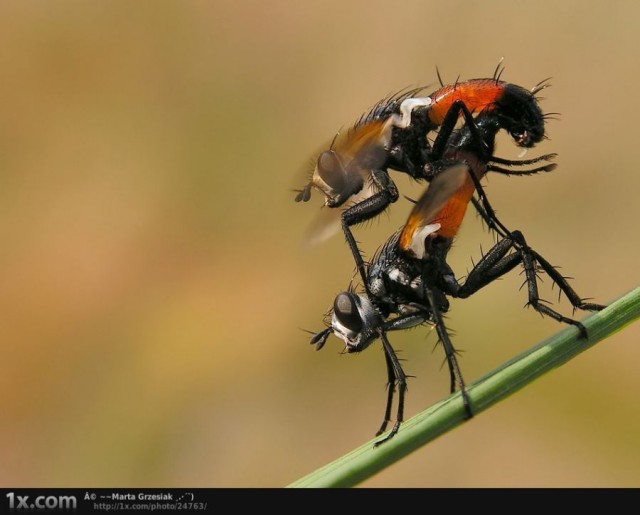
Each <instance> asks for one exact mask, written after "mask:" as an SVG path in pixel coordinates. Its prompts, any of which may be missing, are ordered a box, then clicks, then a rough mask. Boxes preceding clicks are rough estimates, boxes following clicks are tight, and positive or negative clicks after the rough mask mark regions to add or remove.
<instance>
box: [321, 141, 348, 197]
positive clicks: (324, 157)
mask: <svg viewBox="0 0 640 515" xmlns="http://www.w3.org/2000/svg"><path fill="white" fill-rule="evenodd" d="M316 167H317V169H318V175H320V178H321V179H322V180H323V181H324V182H325V183H326V184H328V185H329V187H330V188H331V189H333V190H335V191H341V190H342V189H343V188H344V182H345V171H344V167H343V166H342V163H341V162H340V159H339V158H338V155H337V154H336V153H335V152H334V151H333V150H325V151H324V152H323V153H322V154H320V156H319V157H318V163H317V165H316Z"/></svg>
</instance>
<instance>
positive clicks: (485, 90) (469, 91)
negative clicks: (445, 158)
mask: <svg viewBox="0 0 640 515" xmlns="http://www.w3.org/2000/svg"><path fill="white" fill-rule="evenodd" d="M504 87H505V83H504V82H500V81H496V80H495V79H472V80H469V81H466V82H460V83H458V84H454V85H450V86H444V87H442V88H440V89H439V90H437V91H436V92H434V93H433V94H432V95H430V97H431V99H432V100H433V105H432V107H431V109H430V111H429V118H430V120H431V121H432V122H433V123H435V124H436V125H441V124H442V121H443V120H444V117H445V115H446V114H447V111H449V109H450V108H451V105H452V104H453V103H454V102H455V101H456V100H462V101H463V102H464V103H465V105H466V106H467V108H468V109H469V111H471V112H479V111H483V110H485V109H489V110H490V109H492V106H493V104H494V103H495V102H496V100H498V99H499V98H500V96H501V95H502V93H503V91H504Z"/></svg>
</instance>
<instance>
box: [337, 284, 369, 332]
mask: <svg viewBox="0 0 640 515" xmlns="http://www.w3.org/2000/svg"><path fill="white" fill-rule="evenodd" d="M333 312H334V314H335V316H336V318H337V319H338V321H339V322H340V323H341V324H342V325H343V326H345V327H346V328H347V329H350V330H351V331H354V332H359V331H360V330H361V329H362V317H361V316H360V312H359V311H358V305H357V303H356V296H355V295H354V294H353V293H349V292H342V293H340V294H339V295H338V296H337V297H336V299H335V301H334V302H333Z"/></svg>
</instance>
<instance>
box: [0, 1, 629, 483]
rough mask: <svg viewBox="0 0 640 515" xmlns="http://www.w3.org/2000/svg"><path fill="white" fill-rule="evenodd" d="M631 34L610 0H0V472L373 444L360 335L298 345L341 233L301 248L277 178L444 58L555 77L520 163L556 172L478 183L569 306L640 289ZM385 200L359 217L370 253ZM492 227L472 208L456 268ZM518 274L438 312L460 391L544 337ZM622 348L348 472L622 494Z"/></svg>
mask: <svg viewBox="0 0 640 515" xmlns="http://www.w3.org/2000/svg"><path fill="white" fill-rule="evenodd" d="M639 24H640V4H639V3H638V2H635V1H632V0H627V1H621V2H615V3H610V2H605V1H591V2H578V1H567V2H562V3H557V2H552V1H541V2H535V3H533V4H531V3H529V4H526V6H525V4H522V3H514V2H508V1H485V2H476V3H471V2H457V1H451V2H435V1H433V2H432V1H401V2H395V3H389V2H382V1H364V0H362V1H350V2H343V1H333V0H324V1H322V2H309V3H308V2H304V3H301V2H294V1H292V0H289V1H286V0H274V1H271V2H259V1H237V2H224V1H211V2H205V1H186V2H180V1H162V2H135V3H132V2H125V1H111V2H89V3H87V2H81V1H51V2H46V3H45V2H17V1H4V2H2V4H0V69H1V70H2V79H0V292H1V293H0V327H1V334H2V340H1V343H0V402H1V405H2V408H1V410H0V462H2V467H1V468H0V483H2V484H3V485H5V486H52V487H56V486H58V487H61V486H77V487H79V486H87V487H89V486H93V487H101V486H121V487H126V486H129V487H142V486H147V487H150V486H167V487H168V486H175V487H189V486H191V487H210V486H213V487H280V486H285V485H287V484H289V483H291V482H292V481H294V480H296V479H298V478H300V477H302V476H303V475H306V474H307V473H310V472H311V471H313V470H315V469H316V468H318V467H320V466H322V465H324V464H325V463H327V462H329V461H331V460H333V459H335V458H337V457H339V456H341V455H342V454H344V453H345V452H347V451H349V450H351V449H352V448H354V447H356V446H358V445H360V444H362V443H363V442H365V441H367V440H368V439H370V438H371V437H373V435H374V432H375V430H376V429H377V428H378V426H379V423H380V420H381V416H382V413H383V410H384V402H385V393H384V392H385V380H386V373H385V365H384V359H383V354H382V352H381V347H380V346H379V345H374V346H372V347H371V348H370V349H369V350H367V351H366V352H364V353H362V354H361V355H341V354H340V352H341V350H342V345H341V343H340V342H339V341H338V340H336V339H335V338H331V339H330V340H329V341H328V343H327V345H326V347H325V348H324V349H323V350H322V352H315V351H314V350H313V348H312V347H311V346H310V345H308V343H307V341H308V335H307V334H306V333H305V332H304V331H303V330H305V329H306V330H319V329H321V328H322V327H323V322H322V315H323V313H324V312H325V311H326V310H327V309H328V308H329V307H330V306H331V303H332V300H333V297H334V296H335V294H336V293H338V292H339V291H341V290H343V289H345V288H346V287H347V285H348V284H349V281H350V279H351V277H352V275H353V266H352V261H351V257H350V254H349V251H348V249H347V246H346V245H345V244H344V241H343V238H342V237H341V236H336V237H334V238H333V239H331V240H330V241H328V242H326V243H325V244H323V245H320V246H317V247H314V248H312V249H304V248H303V247H302V246H301V241H302V239H303V237H304V234H305V231H306V229H307V227H308V225H309V224H310V223H311V222H312V220H313V219H314V217H315V216H316V215H317V214H318V212H319V210H320V208H319V204H320V202H319V198H317V197H316V198H315V201H316V202H312V203H310V204H308V205H299V204H295V203H294V202H293V193H292V192H291V190H292V189H293V188H296V187H300V186H301V185H302V184H303V183H304V180H305V172H306V171H308V170H309V168H308V167H307V165H308V164H309V163H310V159H311V158H312V157H313V155H314V153H315V152H316V151H317V150H318V149H319V148H321V145H323V144H324V143H325V142H327V141H328V140H330V139H331V138H332V137H333V135H334V134H335V132H336V131H337V130H339V129H340V128H341V127H347V126H348V125H350V124H351V123H353V122H354V121H355V120H356V119H357V118H358V117H359V116H360V115H361V114H362V113H363V112H365V111H367V110H368V109H369V108H370V107H371V106H372V105H373V104H374V103H375V102H377V101H378V100H380V99H381V98H383V97H384V96H386V95H387V94H389V93H393V92H395V91H397V90H399V89H402V88H404V87H407V86H418V85H431V88H430V89H435V88H436V83H437V77H436V71H435V70H436V66H438V67H439V69H440V73H441V74H442V77H443V80H444V81H445V82H453V81H454V80H455V79H456V78H457V77H458V76H460V78H461V79H469V78H474V77H486V76H491V75H492V73H493V71H494V69H495V67H496V65H497V64H498V62H499V60H500V59H501V58H503V57H504V65H505V67H506V71H505V72H504V74H503V76H502V78H503V79H505V80H507V81H510V82H515V83H517V84H519V85H522V86H525V87H527V88H530V87H532V86H534V85H535V84H537V83H538V82H539V81H541V80H542V79H545V78H547V77H551V78H552V81H551V83H552V87H551V88H548V89H546V90H545V91H544V92H543V94H542V95H541V96H543V97H545V99H544V100H543V101H542V104H541V105H542V107H543V109H544V110H545V111H547V112H559V113H561V114H560V116H559V120H557V121H550V122H549V125H548V134H549V138H550V140H549V141H545V142H543V143H542V144H541V145H540V146H538V147H537V148H536V149H534V150H533V151H530V152H529V154H528V156H527V157H535V156H536V155H539V154H541V153H547V152H557V153H558V154H559V158H558V160H557V162H558V164H559V167H558V169H557V170H556V171H555V172H553V173H552V174H544V175H542V176H535V177H529V178H507V177H502V176H494V177H491V178H490V180H489V182H488V186H487V191H488V194H489V197H490V199H491V201H492V203H493V205H494V206H495V207H496V209H497V211H498V213H499V215H500V217H501V219H502V221H503V222H505V223H506V225H507V226H509V227H510V228H512V229H514V228H519V229H521V230H522V231H523V232H524V233H525V235H526V236H527V238H528V241H529V243H530V244H531V245H532V246H534V247H535V248H536V249H537V250H538V251H540V252H541V253H542V254H543V255H544V256H546V257H547V258H548V259H549V260H550V261H551V262H552V263H554V264H556V265H560V266H562V271H563V273H565V274H566V275H569V276H571V277H573V278H574V279H573V280H572V285H573V286H574V287H575V289H576V290H577V291H578V293H579V294H580V295H582V296H585V297H593V298H594V299H595V300H596V301H597V302H602V303H608V302H610V301H612V300H614V299H615V298H617V297H619V296H621V295H623V294H624V293H626V292H628V291H629V290H631V289H633V288H634V287H636V286H638V284H639V283H640V269H639V267H638V255H639V253H640V238H639V237H638V234H639V233H638V215H639V214H640V207H639V203H638V201H637V195H638V191H639V190H640V174H639V173H638V165H637V163H636V150H637V140H638V119H640V104H639V103H638V102H637V99H636V96H635V94H634V88H635V87H636V86H637V84H638V81H639V80H640V60H639V59H638V51H639V50H640V37H639V36H638V32H637V27H638V26H639ZM498 145H499V146H498V152H497V153H498V154H499V155H500V156H502V157H506V158H515V157H516V156H517V154H518V149H516V148H515V147H514V145H513V144H512V143H511V142H510V141H509V140H508V138H501V139H500V140H499V143H498ZM394 178H397V184H398V185H399V187H400V188H401V191H402V192H403V193H405V194H407V195H413V196H414V197H415V196H416V195H418V194H419V192H420V191H421V188H422V186H420V185H415V184H411V183H409V181H406V180H405V179H404V178H403V177H400V176H399V174H395V175H394ZM407 213H408V204H407V203H406V202H402V201H400V202H398V203H397V204H395V205H393V206H392V208H391V209H390V210H389V213H388V215H385V216H382V217H380V218H379V220H376V221H375V222H373V223H371V224H369V225H368V226H366V227H362V228H358V229H356V235H357V237H358V239H359V240H360V241H361V242H362V246H363V249H364V250H365V252H366V253H367V255H371V254H372V253H373V251H374V250H375V248H376V247H377V246H378V245H379V244H380V243H381V242H382V241H384V240H385V239H386V238H387V237H388V235H390V234H391V232H392V231H393V230H395V229H396V228H397V227H399V226H400V225H401V224H402V223H403V221H404V219H405V217H406V215H407ZM491 242H492V237H491V235H489V234H488V233H487V232H486V230H485V229H484V228H483V227H482V225H481V223H480V221H479V220H478V219H477V218H476V217H475V216H474V215H473V213H472V212H470V213H469V214H468V216H467V218H466V219H465V222H464V225H463V229H462V231H461V233H460V235H459V238H458V240H457V242H456V244H455V247H454V249H453V251H452V253H451V265H452V266H453V268H454V270H456V271H457V272H458V274H459V275H464V273H465V272H466V270H467V269H468V268H469V267H470V265H471V259H472V258H473V259H477V258H478V256H479V255H480V247H481V246H482V247H483V248H485V249H486V248H488V247H489V246H490V245H491ZM521 282H522V277H521V276H519V275H518V274H517V273H512V274H511V275H510V276H509V277H507V278H505V279H504V280H502V281H499V282H497V283H495V284H492V285H490V286H489V287H487V288H486V289H485V290H484V291H482V292H480V293H478V294H477V295H475V296H473V297H472V298H470V299H468V300H464V301H462V300H460V301H454V302H453V303H452V308H451V310H450V313H449V315H448V319H447V323H448V325H449V327H451V329H452V330H454V331H455V336H454V342H455V343H456V345H457V346H458V348H459V349H461V350H462V351H463V357H462V359H461V366H462V370H463V373H464V375H465V378H466V380H467V382H472V381H474V380H476V379H478V378H479V377H480V376H482V375H483V374H485V373H487V372H488V371H490V370H492V369H493V368H495V367H497V366H498V365H500V364H501V363H502V362H504V361H505V360H506V359H508V358H510V357H512V356H514V355H516V354H519V353H521V352H523V351H524V350H526V349H527V348H529V347H530V346H532V345H533V344H535V343H537V342H538V341H540V340H542V339H544V338H546V337H548V336H550V335H552V334H554V333H555V332H557V331H558V330H560V329H562V326H561V325H560V324H558V323H557V322H555V321H553V320H550V319H543V318H541V317H540V316H539V315H538V314H537V313H536V312H534V311H533V310H531V309H523V305H524V304H525V302H526V300H527V299H526V292H525V291H519V287H520V284H521ZM545 284H546V287H548V286H549V281H548V280H547V282H546V283H545ZM543 292H544V298H546V299H549V300H553V301H554V302H555V301H556V300H557V292H556V291H555V290H554V291H553V292H551V291H550V290H549V289H543ZM557 306H558V308H559V309H560V310H562V311H563V312H564V313H567V314H570V313H571V308H570V306H569V305H568V303H566V302H564V301H563V302H561V303H559V304H557ZM576 316H577V317H580V318H582V317H584V316H586V314H584V313H577V314H576ZM639 336H640V325H637V324H636V325H635V326H633V325H632V326H630V327H627V328H626V329H625V330H623V331H621V332H619V333H617V334H616V335H614V336H613V337H611V338H609V339H608V340H606V341H604V342H602V343H601V344H599V345H597V346H596V347H595V348H593V349H591V350H589V351H588V352H585V353H584V354H582V355H581V356H579V357H578V358H577V359H574V360H573V361H571V362H570V363H568V364H567V365H565V366H563V367H561V368H559V369H557V370H555V371H554V372H553V373H550V374H548V375H546V376H544V377H543V378H541V379H540V380H538V381H537V382H535V383H534V384H533V385H531V386H529V387H527V388H526V389H525V390H524V391H521V392H519V393H518V394H516V395H514V396H512V397H510V398H509V399H508V400H506V401H505V402H503V403H501V404H499V405H497V406H495V407H494V408H493V409H491V410H489V411H487V412H485V413H483V414H481V415H480V416H478V417H477V418H476V419H474V420H473V421H472V422H470V423H467V424H465V425H464V426H463V427H461V428H458V429H456V430H455V431H453V432H451V433H449V434H447V435H446V436H444V437H442V438H440V439H439V440H437V441H435V442H433V443H432V444H430V445H428V446H425V447H424V448H422V449H420V450H419V451H418V452H416V453H414V454H413V455H411V456H409V457H407V458H405V459H403V460H402V461H401V462H399V463H397V464H396V465H394V466H392V467H390V468H389V469H387V470H385V471H384V472H382V473H380V474H378V475H377V476H375V477H374V478H372V479H370V480H368V481H366V482H365V483H363V486H369V487H403V486H406V487H432V486H433V487H492V486H506V487H512V486H513V487H523V486H536V487H537V486H549V487H561V486H583V487H615V486H638V485H639V484H640V443H639V442H638V434H640V408H639V405H638V394H639V393H640V377H639V375H638V373H637V363H638V361H639V360H640V347H639V346H638V343H639V342H638V340H639ZM392 342H393V343H394V345H395V346H396V348H397V349H398V350H399V351H400V352H401V353H402V357H403V358H405V359H406V360H407V361H406V363H405V369H406V371H407V372H408V373H409V374H413V375H415V376H416V377H415V378H414V379H411V382H410V385H409V394H408V401H407V408H406V411H407V416H408V417H409V416H412V415H415V414H416V413H418V412H419V411H421V410H422V409H424V408H425V407H427V406H428V405H429V404H431V403H433V402H435V401H437V400H439V399H440V398H442V397H443V396H445V395H446V394H447V389H448V373H447V371H446V367H445V368H443V366H442V365H443V358H444V356H443V353H442V350H441V349H440V348H439V347H435V343H436V340H435V335H434V334H429V333H428V331H426V330H425V329H417V330H413V331H406V332H404V333H402V334H394V335H393V338H392Z"/></svg>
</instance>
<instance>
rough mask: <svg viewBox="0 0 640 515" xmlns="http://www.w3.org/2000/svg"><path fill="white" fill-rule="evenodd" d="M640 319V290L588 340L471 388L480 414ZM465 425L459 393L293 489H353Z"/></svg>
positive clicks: (570, 334)
mask: <svg viewBox="0 0 640 515" xmlns="http://www.w3.org/2000/svg"><path fill="white" fill-rule="evenodd" d="M638 317H640V288H636V289H635V290H633V291H631V292H630V293H628V294H627V295H624V296H623V297H621V298H619V299H618V300H616V301H615V302H613V303H612V304H610V305H609V306H608V307H607V308H606V309H604V310H603V311H600V312H597V313H595V314H593V315H592V316H590V317H589V318H587V319H585V320H584V321H583V324H584V326H585V327H586V328H587V332H588V334H589V338H588V339H581V338H579V337H578V330H577V329H576V328H575V327H567V328H566V329H564V330H563V331H560V332H559V333H558V334H556V335H554V336H552V337H550V338H548V339H547V340H545V341H543V342H541V343H539V344H537V345H535V346H534V347H532V348H531V349H529V350H528V351H526V352H524V353H523V354H521V355H519V356H517V357H515V358H513V359H511V360H510V361H508V362H506V363H505V364H503V365H502V366H500V367H499V368H497V369H496V370H494V371H492V372H490V373H489V374H487V375H486V376H484V377H482V378H480V379H479V380H478V381H476V382H475V383H473V384H472V385H471V386H469V387H468V393H469V397H470V399H471V405H472V407H473V411H474V414H475V415H478V414H479V413H481V412H482V411H484V410H486V409H487V408H489V407H490V406H492V405H493V404H496V403H497V402H498V401H501V400H503V399H505V398H506V397H508V396H509V395H511V394H512V393H514V392H516V391H517V390H519V389H520V388H522V387H523V386H525V385H526V384H528V383H531V382H532V381H533V380H534V379H536V378H538V377H540V376H541V375H542V374H544V373H546V372H549V371H550V370H551V369H553V368H555V367H558V366H560V365H562V364H564V363H566V362H567V361H568V360H570V359H572V358H573V357H575V356H577V355H578V354H580V353H581V352H583V351H585V350H586V349H588V348H589V347H591V346H593V345H595V344H596V343H597V342H599V341H600V340H603V339H604V338H606V337H607V336H610V335H612V334H613V333H615V332H616V331H619V330H620V329H622V328H623V327H624V326H625V325H627V324H629V323H631V322H632V321H634V320H635V319H637V318H638ZM463 422H465V417H464V411H463V406H462V400H461V397H460V393H459V392H457V393H455V394H453V395H451V396H449V397H447V398H445V399H443V400H442V401H440V402H438V403H436V404H434V405H432V406H430V407H429V408H427V409H426V410H424V411H423V412H421V413H419V414H418V415H416V416H414V417H412V418H411V419H410V420H408V421H406V422H405V423H403V424H402V426H401V427H400V431H399V432H398V434H397V435H396V436H395V437H394V438H392V439H391V440H389V441H388V442H386V443H384V444H382V445H381V446H379V447H376V448H374V446H373V444H374V442H375V439H374V440H371V441H369V442H367V443H366V444H364V445H362V446H360V447H358V448H357V449H354V450H353V451H351V452H349V453H348V454H345V455H344V456H342V457H341V458H338V459H337V460H335V461H333V462H332V463H329V464H327V465H325V466H324V467H321V468H319V469H318V470H316V471H315V472H312V473H311V474H309V475H307V476H305V477H303V478H301V479H299V480H297V481H295V482H294V483H292V484H290V485H289V487H297V488H303V487H307V488H320V487H350V486H354V485H357V484H358V483H360V482H361V481H363V480H365V479H367V478H369V477H371V476H373V475H374V474H376V473H377V472H379V471H381V470H382V469H384V468H386V467H388V466H389V465H391V464H393V463H395V462H396V461H398V460H400V459H401V458H403V457H405V456H406V455H408V454H410V453H411V452H413V451H415V450H417V449H418V448H419V447H421V446H423V445H424V444H426V443H428V442H430V441H431V440H434V439H435V438H437V437H438V436H440V435H442V434H444V433H446V432H447V431H450V430H451V429H453V428H454V427H456V426H458V425H460V424H462V423H463Z"/></svg>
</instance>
